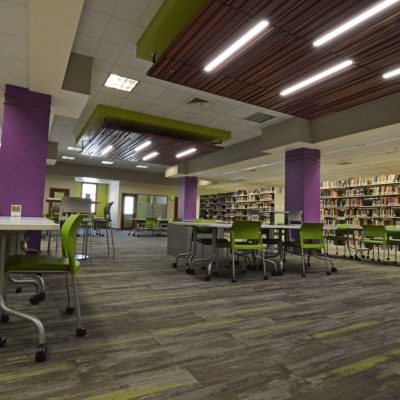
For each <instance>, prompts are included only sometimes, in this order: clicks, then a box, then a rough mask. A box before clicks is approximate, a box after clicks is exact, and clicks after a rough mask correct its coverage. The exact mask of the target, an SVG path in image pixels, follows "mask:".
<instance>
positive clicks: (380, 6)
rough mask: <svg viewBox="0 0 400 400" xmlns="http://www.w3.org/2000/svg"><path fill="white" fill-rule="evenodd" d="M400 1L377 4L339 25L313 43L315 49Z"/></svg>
mask: <svg viewBox="0 0 400 400" xmlns="http://www.w3.org/2000/svg"><path fill="white" fill-rule="evenodd" d="M399 1H400V0H385V1H381V2H380V3H378V4H375V5H374V6H373V7H370V8H368V9H366V10H365V11H364V12H362V13H361V14H359V15H357V16H356V17H354V18H352V19H350V20H349V21H347V22H345V23H344V24H342V25H339V26H338V27H337V28H335V29H332V30H331V31H329V32H328V33H326V34H325V35H323V36H321V37H320V38H318V39H317V40H315V41H314V42H313V45H314V46H315V47H319V46H322V45H323V44H325V43H327V42H329V41H331V40H332V39H334V38H336V37H337V36H340V35H342V34H343V33H345V32H347V31H348V30H350V29H352V28H354V27H356V26H357V25H359V24H361V23H362V22H364V21H365V20H367V19H369V18H371V17H373V16H374V15H376V14H379V13H380V12H382V11H384V10H386V9H387V8H388V7H390V6H392V5H393V4H395V3H398V2H399Z"/></svg>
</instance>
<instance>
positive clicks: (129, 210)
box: [121, 193, 137, 229]
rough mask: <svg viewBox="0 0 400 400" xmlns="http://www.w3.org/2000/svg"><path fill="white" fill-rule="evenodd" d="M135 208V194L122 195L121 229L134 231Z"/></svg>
mask: <svg viewBox="0 0 400 400" xmlns="http://www.w3.org/2000/svg"><path fill="white" fill-rule="evenodd" d="M136 208H137V195H136V194H126V193H123V194H122V212H121V229H135V228H136V221H135V220H134V218H136Z"/></svg>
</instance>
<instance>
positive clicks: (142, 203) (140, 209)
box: [136, 194, 150, 218]
mask: <svg viewBox="0 0 400 400" xmlns="http://www.w3.org/2000/svg"><path fill="white" fill-rule="evenodd" d="M149 197H150V196H148V195H146V194H139V195H138V197H137V199H138V204H137V209H136V210H137V212H136V218H146V217H147V202H148V201H149V200H148V198H149Z"/></svg>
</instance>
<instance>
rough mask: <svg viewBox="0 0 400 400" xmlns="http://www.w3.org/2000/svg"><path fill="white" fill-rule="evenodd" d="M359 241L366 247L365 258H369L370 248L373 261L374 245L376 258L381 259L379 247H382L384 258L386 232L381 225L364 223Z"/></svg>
mask: <svg viewBox="0 0 400 400" xmlns="http://www.w3.org/2000/svg"><path fill="white" fill-rule="evenodd" d="M361 243H362V244H363V245H364V246H365V247H366V248H367V251H368V253H367V258H368V259H369V253H370V251H371V249H372V259H371V260H372V261H375V246H377V247H378V259H377V261H381V259H380V255H379V249H380V248H381V247H382V248H383V258H385V250H386V247H387V244H388V242H387V233H386V230H385V227H384V226H383V225H364V226H363V231H362V236H361Z"/></svg>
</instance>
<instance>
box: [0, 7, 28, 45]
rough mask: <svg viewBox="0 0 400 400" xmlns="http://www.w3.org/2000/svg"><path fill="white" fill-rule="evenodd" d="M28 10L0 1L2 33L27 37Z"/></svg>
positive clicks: (0, 27)
mask: <svg viewBox="0 0 400 400" xmlns="http://www.w3.org/2000/svg"><path fill="white" fill-rule="evenodd" d="M27 27H28V19H27V9H26V7H21V6H18V5H16V4H13V3H9V2H6V1H0V32H3V33H8V34H9V35H15V36H18V37H22V38H26V37H27Z"/></svg>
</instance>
